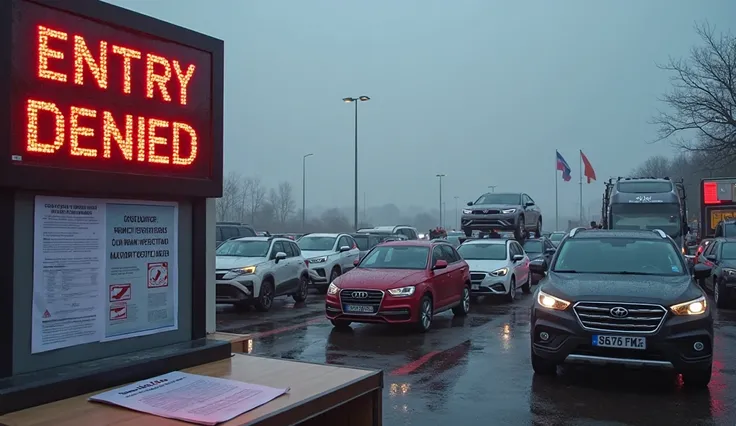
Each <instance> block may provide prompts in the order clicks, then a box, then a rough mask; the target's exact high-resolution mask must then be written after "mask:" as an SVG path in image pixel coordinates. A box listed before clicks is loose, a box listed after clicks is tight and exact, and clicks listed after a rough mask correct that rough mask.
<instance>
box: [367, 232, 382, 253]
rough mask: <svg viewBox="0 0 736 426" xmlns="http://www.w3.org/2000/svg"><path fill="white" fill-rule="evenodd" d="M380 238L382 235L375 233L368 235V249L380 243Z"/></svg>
mask: <svg viewBox="0 0 736 426" xmlns="http://www.w3.org/2000/svg"><path fill="white" fill-rule="evenodd" d="M382 240H383V238H382V237H377V236H375V235H371V236H370V237H368V250H370V249H372V248H373V247H375V246H377V245H378V244H381V241H382Z"/></svg>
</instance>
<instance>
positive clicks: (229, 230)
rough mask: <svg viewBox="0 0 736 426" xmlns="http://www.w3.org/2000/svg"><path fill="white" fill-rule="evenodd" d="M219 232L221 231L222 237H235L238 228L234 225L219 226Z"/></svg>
mask: <svg viewBox="0 0 736 426" xmlns="http://www.w3.org/2000/svg"><path fill="white" fill-rule="evenodd" d="M220 232H222V239H223V241H224V240H229V239H230V238H236V237H237V236H238V228H236V227H234V226H221V227H220Z"/></svg>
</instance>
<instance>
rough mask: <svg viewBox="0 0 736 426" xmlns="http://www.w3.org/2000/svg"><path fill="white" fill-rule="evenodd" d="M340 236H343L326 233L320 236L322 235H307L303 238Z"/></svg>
mask: <svg viewBox="0 0 736 426" xmlns="http://www.w3.org/2000/svg"><path fill="white" fill-rule="evenodd" d="M338 235H342V234H324V233H322V234H320V233H316V232H315V233H314V234H306V235H304V236H303V237H302V238H304V237H337V236H338Z"/></svg>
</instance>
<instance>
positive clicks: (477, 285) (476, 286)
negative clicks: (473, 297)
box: [470, 284, 480, 290]
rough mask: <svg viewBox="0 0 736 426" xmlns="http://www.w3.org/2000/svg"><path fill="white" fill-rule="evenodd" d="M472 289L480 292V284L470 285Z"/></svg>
mask: <svg viewBox="0 0 736 426" xmlns="http://www.w3.org/2000/svg"><path fill="white" fill-rule="evenodd" d="M470 289H471V290H478V289H480V284H470Z"/></svg>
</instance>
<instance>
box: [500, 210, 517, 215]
mask: <svg viewBox="0 0 736 426" xmlns="http://www.w3.org/2000/svg"><path fill="white" fill-rule="evenodd" d="M515 211H516V209H505V210H501V213H504V214H509V213H513V212H515Z"/></svg>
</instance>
